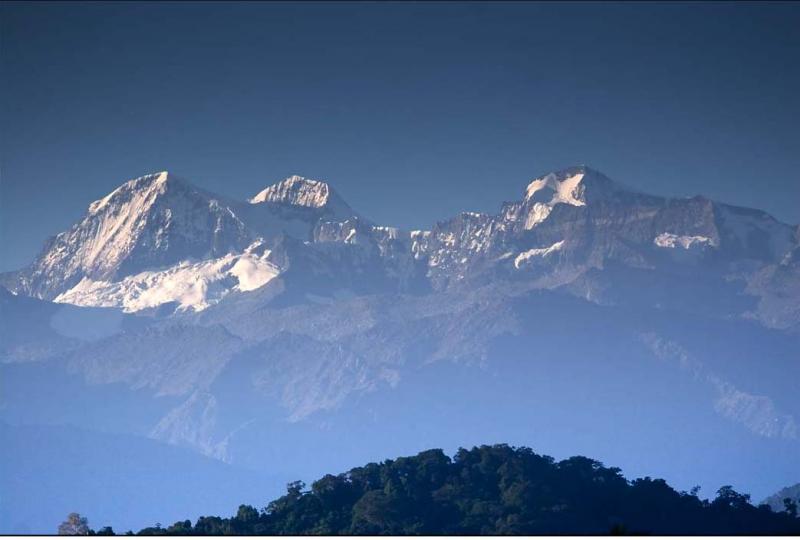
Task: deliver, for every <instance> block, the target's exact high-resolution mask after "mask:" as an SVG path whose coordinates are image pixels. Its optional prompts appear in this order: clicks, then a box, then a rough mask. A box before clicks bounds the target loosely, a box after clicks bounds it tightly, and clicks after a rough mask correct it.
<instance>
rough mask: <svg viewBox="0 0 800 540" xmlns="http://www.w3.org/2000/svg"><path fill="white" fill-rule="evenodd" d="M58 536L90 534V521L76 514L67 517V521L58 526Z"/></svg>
mask: <svg viewBox="0 0 800 540" xmlns="http://www.w3.org/2000/svg"><path fill="white" fill-rule="evenodd" d="M58 534H59V535H63V536H75V535H86V534H89V520H88V519H86V518H85V517H81V515H80V514H78V513H76V512H72V513H71V514H69V515H68V516H67V519H66V520H64V521H63V522H62V523H61V525H59V526H58Z"/></svg>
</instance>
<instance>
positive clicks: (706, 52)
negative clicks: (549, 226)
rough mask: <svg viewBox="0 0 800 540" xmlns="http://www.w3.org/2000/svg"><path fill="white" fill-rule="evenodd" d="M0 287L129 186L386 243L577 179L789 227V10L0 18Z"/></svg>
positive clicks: (452, 8) (151, 7)
mask: <svg viewBox="0 0 800 540" xmlns="http://www.w3.org/2000/svg"><path fill="white" fill-rule="evenodd" d="M0 10H1V12H0V15H1V16H0V32H1V35H0V39H1V40H2V43H1V45H2V59H1V60H0V61H1V62H2V74H1V78H2V83H1V84H2V104H1V105H0V106H1V107H2V148H0V159H1V163H0V270H9V269H14V268H18V267H20V266H23V265H24V264H27V263H28V262H29V261H30V260H31V259H32V258H33V257H34V256H35V254H36V253H37V251H38V250H39V249H40V247H41V245H42V242H43V241H44V240H45V239H46V237H47V236H50V235H52V234H55V233H57V232H59V231H61V230H63V229H65V228H66V227H68V226H69V224H70V223H72V222H73V221H74V220H76V219H77V218H78V217H79V216H80V215H81V214H82V213H83V212H84V211H85V209H86V207H87V205H88V204H89V203H90V202H91V201H92V200H94V199H97V198H99V197H101V196H103V195H104V194H106V193H107V192H109V191H111V190H112V189H113V188H115V187H116V186H117V185H118V184H120V183H122V182H123V181H125V180H126V179H129V178H133V177H136V176H139V175H141V174H145V173H148V172H152V171H156V170H163V169H168V170H170V171H173V172H175V173H176V174H178V175H180V176H183V177H185V178H187V179H189V180H191V181H193V182H194V183H195V184H197V185H199V186H203V187H205V188H207V189H210V190H212V191H217V192H219V193H222V194H226V195H229V196H232V197H237V198H244V197H248V196H251V195H252V194H254V193H256V192H257V191H259V190H260V189H261V188H262V187H263V186H264V185H266V184H269V183H272V182H274V181H277V180H279V179H281V178H282V177H284V176H287V175H288V174H292V173H297V174H302V175H305V176H310V177H316V178H322V179H325V180H328V181H329V182H330V183H331V184H332V185H333V186H334V187H335V188H336V189H338V191H339V192H340V193H341V194H342V196H343V197H344V198H345V199H346V200H348V201H349V202H350V203H351V205H352V206H354V207H355V208H356V209H358V210H359V211H361V212H362V213H364V214H366V215H368V216H369V217H371V218H373V219H375V220H377V221H379V222H382V223H386V224H391V225H399V226H406V227H426V226H429V225H430V224H431V223H433V222H434V221H436V220H437V219H442V218H445V217H447V216H450V215H453V214H455V213H457V212H459V211H461V210H482V211H496V210H497V209H498V207H499V205H500V203H501V201H503V200H509V199H515V198H518V197H519V196H520V194H521V193H522V191H523V188H524V186H525V184H526V183H527V181H528V180H529V179H530V178H532V177H534V176H537V175H539V174H542V173H545V172H548V171H550V170H553V169H558V168H562V167H565V166H569V165H573V164H579V163H585V164H588V165H591V166H593V167H595V168H598V169H600V170H602V171H603V172H605V173H606V174H608V175H609V176H611V177H612V178H615V179H617V180H619V181H621V182H624V183H627V184H629V185H633V186H636V187H638V188H640V189H642V190H645V191H649V192H652V193H657V194H664V195H678V196H689V195H695V194H698V193H702V194H705V195H707V196H710V197H712V198H715V199H719V200H722V201H725V202H730V203H734V204H740V205H745V206H754V207H759V208H763V209H765V210H767V211H769V212H771V213H773V214H774V215H775V216H776V217H778V218H779V219H782V220H784V221H787V222H790V223H798V222H800V173H798V171H800V130H799V129H798V121H799V120H800V97H798V96H800V67H799V66H800V61H799V58H800V32H798V28H800V4H797V3H794V4H792V3H783V4H766V3H758V4H748V3H743V2H737V3H729V4H720V3H715V4H713V5H712V4H702V3H681V4H676V3H672V4H659V3H652V2H651V3H640V4H633V3H625V4H602V5H601V4H596V3H587V4H582V3H563V4H560V3H542V4H525V3H506V4H501V3H492V4H484V3H455V2H451V3H438V4H431V3H426V4H421V3H417V4H399V3H396V4H383V3H355V4H330V3H325V4H290V3H255V2H250V3H240V4H234V3H224V4H223V3H210V2H206V3H188V2H187V3H175V4H165V3H154V2H144V3H138V4H136V3H125V4H103V3H90V4H68V3H59V4H44V3H30V4H13V3H3V4H2V6H1V7H0Z"/></svg>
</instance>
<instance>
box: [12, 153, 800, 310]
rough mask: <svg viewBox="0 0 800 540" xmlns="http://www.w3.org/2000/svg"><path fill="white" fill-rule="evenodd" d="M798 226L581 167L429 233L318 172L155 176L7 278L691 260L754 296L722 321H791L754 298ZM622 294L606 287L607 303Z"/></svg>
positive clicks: (486, 270) (189, 294) (386, 277)
mask: <svg viewBox="0 0 800 540" xmlns="http://www.w3.org/2000/svg"><path fill="white" fill-rule="evenodd" d="M797 236H798V233H797V229H796V228H793V227H790V226H788V225H785V224H782V223H780V222H778V221H777V220H775V219H774V218H772V217H771V216H769V215H768V214H766V213H764V212H761V211H758V210H750V209H744V208H738V207H732V206H728V205H724V204H720V203H716V202H713V201H710V200H708V199H705V198H703V197H694V198H687V199H668V198H663V197H656V196H651V195H646V194H642V193H639V192H636V191H634V190H631V189H629V188H627V187H625V186H622V185H620V184H617V183H616V182H614V181H612V180H611V179H609V178H608V177H606V176H605V175H603V174H601V173H599V172H597V171H595V170H593V169H590V168H588V167H583V166H581V167H572V168H569V169H565V170H563V171H559V172H555V173H550V174H547V175H545V176H542V177H539V178H536V179H534V180H532V181H531V182H530V183H529V184H528V186H527V187H526V188H525V190H524V192H523V196H522V198H521V199H520V200H519V201H515V202H509V203H505V204H504V205H503V206H502V208H501V209H500V212H499V213H498V214H496V215H489V214H478V213H473V212H464V213H462V214H460V215H458V216H456V217H454V218H452V219H449V220H446V221H443V222H440V223H437V224H436V225H435V226H434V227H433V228H432V229H431V230H427V231H403V230H399V229H397V228H393V227H385V226H378V225H374V224H373V223H371V222H370V221H368V220H366V219H365V218H363V217H362V216H360V215H359V214H357V213H356V212H355V211H353V209H352V208H351V207H350V206H349V205H348V204H347V203H346V202H345V201H344V200H343V199H342V198H341V197H340V196H339V195H338V194H337V193H336V191H335V190H334V189H333V188H331V187H330V186H329V185H328V184H327V183H325V182H322V181H319V180H310V179H306V178H303V177H300V176H296V175H295V176H290V177H288V178H287V179H285V180H283V181H281V182H278V183H276V184H273V185H270V186H268V187H266V188H265V189H263V190H262V191H260V192H259V193H257V194H256V195H255V196H253V197H252V198H251V199H250V200H249V201H248V202H238V201H232V200H229V199H226V198H224V197H221V196H218V195H214V194H212V193H208V192H206V191H203V190H200V189H198V188H195V187H193V186H191V185H190V184H188V183H186V182H185V181H182V180H179V179H177V178H175V177H174V176H173V175H171V174H169V173H167V172H162V173H158V174H154V175H148V176H144V177H141V178H137V179H135V180H131V181H129V182H127V183H125V184H123V185H122V186H121V187H119V188H118V189H116V190H115V191H113V192H112V193H110V194H109V195H107V196H106V197H104V198H102V199H100V200H98V201H95V202H93V203H92V204H91V205H90V206H89V209H88V211H87V214H86V215H85V216H84V218H83V219H81V220H80V221H79V222H78V223H76V224H75V225H74V226H73V227H72V228H71V229H70V230H69V231H66V232H63V233H61V234H59V235H58V236H56V237H55V238H54V239H53V240H51V241H50V242H49V243H48V245H47V246H45V249H44V251H43V252H42V254H41V255H40V256H39V258H38V259H37V260H36V261H35V262H34V263H33V264H32V265H31V266H30V267H29V268H27V269H24V270H22V271H20V272H19V273H17V274H16V275H14V276H10V277H9V276H6V279H5V282H6V284H7V285H8V286H9V288H10V289H11V290H12V291H14V292H17V293H21V294H28V295H32V296H35V297H38V298H43V299H54V300H56V301H57V302H66V303H74V304H78V305H85V306H115V307H123V308H124V309H125V310H126V311H137V310H141V309H150V308H155V307H158V306H159V305H161V304H172V303H175V305H176V306H177V307H178V308H179V309H181V310H185V309H191V310H200V309H204V308H206V307H208V306H209V305H212V304H214V303H216V302H218V301H219V300H221V299H222V298H223V297H225V296H226V295H227V294H228V293H229V292H231V291H248V290H252V289H254V288H257V287H260V286H262V285H264V284H266V283H267V282H268V281H269V280H271V279H273V278H274V277H276V276H278V275H280V274H281V272H284V271H287V270H288V269H289V268H290V267H291V266H292V264H293V262H294V263H296V264H297V265H298V268H297V269H295V272H294V274H295V275H297V274H303V273H304V272H305V274H308V272H306V270H308V271H310V272H312V273H316V274H319V275H326V276H328V279H327V280H326V286H327V287H328V288H330V289H331V291H333V290H335V289H336V288H339V289H344V290H347V289H348V288H351V287H352V285H353V283H352V282H353V281H354V278H355V281H358V282H359V283H360V284H361V285H365V284H367V283H371V282H374V285H375V286H374V287H373V289H371V290H373V292H374V291H377V290H380V288H381V287H383V288H384V290H400V291H403V290H405V291H409V290H420V291H422V290H429V289H436V290H443V289H447V288H451V287H464V286H467V287H469V286H471V285H470V284H479V283H487V282H490V281H492V280H496V279H509V280H516V281H520V280H521V281H526V282H532V283H537V284H538V286H539V287H543V288H553V287H561V286H567V285H569V284H571V285H572V286H573V289H574V290H575V291H580V290H581V289H585V288H586V287H590V288H591V287H593V286H594V287H595V288H598V287H599V288H603V287H602V286H601V285H599V284H597V283H596V278H595V277H592V272H595V271H602V270H603V269H605V268H607V267H608V266H609V265H612V266H613V265H622V266H624V267H628V268H631V269H638V270H652V271H656V272H660V273H668V274H669V273H673V274H674V273H675V272H678V273H680V272H681V271H682V270H680V269H681V268H684V269H689V268H690V269H691V271H692V272H694V273H698V272H699V273H700V274H702V275H706V276H708V277H710V278H713V280H715V282H716V283H724V282H731V281H734V282H738V283H740V284H741V286H740V287H739V289H740V291H739V292H740V293H743V294H748V295H752V296H754V297H755V298H756V299H758V298H760V299H761V301H759V302H754V303H755V304H756V305H754V306H751V308H750V309H745V310H741V311H740V312H738V313H730V312H726V313H720V315H721V316H726V317H728V316H748V317H756V318H759V319H761V320H763V321H764V322H767V323H768V324H773V325H779V326H781V325H782V326H793V325H796V324H797V323H798V322H800V313H798V311H800V308H796V309H792V308H791V307H790V306H782V307H781V311H780V313H777V314H776V313H775V310H771V309H770V301H768V300H765V299H766V298H772V299H774V298H776V297H779V296H780V293H779V291H775V290H774V289H775V287H776V286H777V283H776V281H775V278H774V275H775V274H776V273H780V274H786V276H783V278H782V279H783V281H787V280H788V281H789V282H792V283H794V282H796V280H797V275H798V270H797V261H796V257H794V256H793V254H796V253H797V252H798V237H797ZM283 238H290V239H294V240H296V241H295V242H285V241H283V240H282V239H283ZM258 250H260V252H259V253H258V254H256V251H258ZM304 261H305V262H304ZM311 261H313V262H311ZM309 264H310V265H311V267H313V268H310V267H307V266H304V265H309ZM595 273H596V272H595ZM332 276H338V277H337V278H336V279H332ZM356 276H357V277H356ZM579 277H580V279H579ZM343 280H344V281H343ZM587 280H589V281H590V282H594V285H592V284H591V283H587ZM300 281H302V282H304V283H306V284H308V281H309V280H308V279H305V278H302V279H300ZM581 283H582V284H581ZM577 294H581V295H582V296H585V297H588V296H591V294H592V293H589V292H586V291H585V290H584V292H577ZM587 295H588V296H587ZM619 300H620V299H619V298H614V297H609V296H608V295H607V294H606V298H605V301H610V302H616V301H619ZM667 300H668V299H667ZM773 303H774V302H773Z"/></svg>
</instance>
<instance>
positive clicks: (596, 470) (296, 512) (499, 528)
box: [90, 445, 800, 535]
mask: <svg viewBox="0 0 800 540" xmlns="http://www.w3.org/2000/svg"><path fill="white" fill-rule="evenodd" d="M112 533H113V531H112V530H111V529H110V528H108V527H106V528H105V529H103V530H101V531H98V532H95V531H91V533H90V534H112ZM647 533H649V534H702V535H709V534H711V535H715V534H729V535H735V534H800V518H798V516H797V507H796V506H795V505H790V504H787V506H786V509H785V511H782V512H773V511H772V510H771V509H770V507H769V506H767V505H761V506H758V507H755V506H753V505H751V504H750V497H749V496H748V495H743V494H740V493H737V492H736V491H734V490H733V489H732V488H731V487H730V486H724V487H722V488H720V490H719V491H718V492H717V497H716V498H715V499H714V500H713V501H708V500H700V499H699V498H698V497H697V496H696V490H693V491H692V493H686V492H678V491H675V490H674V489H672V488H671V487H670V486H669V485H667V483H666V482H665V481H663V480H653V479H651V478H649V477H648V478H642V479H638V480H634V481H628V480H626V479H625V478H624V477H623V476H622V475H621V474H620V470H619V469H616V468H609V467H604V466H603V465H602V464H601V463H599V462H597V461H594V460H591V459H588V458H585V457H572V458H569V459H566V460H564V461H560V462H556V461H554V460H553V458H551V457H548V456H542V455H538V454H535V453H534V452H532V451H531V450H530V449H529V448H524V447H523V448H514V447H510V446H507V445H495V446H481V447H480V448H473V449H472V450H464V449H461V450H459V451H458V452H457V453H456V455H455V456H454V458H452V459H451V458H449V457H448V456H446V455H445V454H444V453H443V452H442V451H441V450H427V451H425V452H422V453H420V454H418V455H416V456H414V457H404V458H399V459H396V460H388V461H385V462H383V463H381V464H376V463H370V464H368V465H366V466H364V467H359V468H355V469H352V470H350V471H349V472H347V473H345V474H340V475H338V476H333V475H327V476H325V477H324V478H322V479H320V480H317V481H316V482H314V483H313V484H312V486H311V489H310V490H306V489H305V485H304V484H303V483H302V482H294V483H291V484H289V485H288V488H287V493H286V495H284V496H282V497H280V498H279V499H277V500H275V501H272V502H271V503H269V505H267V507H266V508H264V509H263V510H261V511H258V510H256V509H255V508H253V507H252V506H244V505H243V506H240V507H239V511H238V512H237V514H236V516H234V517H231V518H219V517H200V518H199V519H198V520H197V521H196V522H195V524H194V525H192V523H191V522H190V521H189V520H186V521H182V522H180V521H179V522H177V523H175V524H174V525H172V526H170V527H166V528H163V527H162V526H160V525H157V526H155V527H149V528H146V529H142V530H141V531H139V533H138V534H140V535H181V534H196V535H219V534H242V535H252V534H255V535H298V534H320V535H323V534H394V535H402V534H647ZM129 534H131V533H129Z"/></svg>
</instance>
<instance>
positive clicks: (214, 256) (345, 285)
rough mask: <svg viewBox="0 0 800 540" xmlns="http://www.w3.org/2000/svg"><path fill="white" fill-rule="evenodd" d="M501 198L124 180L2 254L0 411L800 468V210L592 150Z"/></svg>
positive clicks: (757, 481) (30, 417) (186, 438)
mask: <svg viewBox="0 0 800 540" xmlns="http://www.w3.org/2000/svg"><path fill="white" fill-rule="evenodd" d="M498 206H499V209H498V212H497V213H495V214H490V213H475V212H463V213H461V214H459V215H456V216H454V217H452V218H450V219H445V220H442V221H440V222H438V223H436V224H434V225H433V226H432V227H430V228H429V229H426V230H414V231H406V230H402V229H398V228H395V227H391V226H385V225H379V224H376V223H374V222H372V221H370V220H368V219H366V218H365V217H364V216H362V215H361V214H359V213H357V212H355V211H354V210H353V209H352V208H351V207H350V206H349V205H348V204H347V203H346V202H344V200H343V199H342V198H341V196H339V195H338V194H337V193H336V192H335V191H334V190H333V188H331V187H330V186H329V185H328V184H326V183H325V182H322V181H319V180H308V179H305V178H302V177H298V176H292V177H289V178H287V179H285V180H283V181H281V182H278V183H277V184H274V185H270V186H268V187H266V188H265V189H263V190H261V191H260V192H259V193H258V194H256V195H254V196H253V197H252V198H250V199H249V200H248V201H234V200H231V199H229V198H225V197H222V196H219V195H214V194H212V193H208V192H207V191H204V190H201V189H199V188H195V187H193V186H192V185H191V184H189V183H187V182H186V181H183V180H180V179H177V178H174V177H173V175H171V174H169V173H159V174H156V175H149V176H145V177H141V178H138V179H135V180H131V181H129V182H127V183H125V184H123V185H122V186H120V187H119V188H118V189H116V190H115V191H113V192H112V193H110V194H109V195H107V196H106V197H104V198H102V199H100V200H98V201H96V202H94V203H92V204H91V205H90V206H89V208H88V210H87V213H86V215H85V216H84V217H83V218H81V219H80V220H79V221H78V222H77V223H76V224H75V225H74V226H73V227H72V228H70V229H69V230H68V231H66V232H63V233H61V234H59V235H58V236H56V237H55V238H54V239H52V240H51V241H50V242H49V243H48V244H47V245H46V246H45V249H44V250H43V252H42V254H41V255H40V256H39V257H38V258H37V259H36V261H34V262H33V263H32V264H31V265H30V266H29V267H28V268H26V269H23V270H21V271H19V272H15V273H12V274H6V275H5V276H3V284H4V285H5V286H6V287H7V288H8V289H9V290H10V291H6V290H4V289H0V323H2V324H0V339H2V347H0V386H1V387H2V388H0V421H6V422H9V423H12V424H24V423H48V424H51V423H52V424H71V425H76V426H81V427H85V428H90V429H96V430H98V431H102V432H109V433H115V432H119V431H122V432H126V433H131V434H135V435H139V436H146V437H150V438H153V439H157V440H159V441H162V442H165V443H168V444H172V445H178V446H183V447H186V448H190V449H192V450H194V451H196V452H198V453H201V454H204V455H206V456H209V457H213V458H215V459H221V460H224V461H227V462H230V463H233V464H237V465H241V466H245V467H248V468H251V469H254V470H258V471H262V472H272V473H274V472H277V470H278V469H280V470H281V471H283V472H286V471H299V474H297V476H296V477H298V478H302V477H314V476H315V475H317V474H318V473H324V472H329V471H330V470H345V469H347V468H348V466H350V465H352V464H355V463H359V462H363V461H367V460H372V459H375V458H376V457H382V456H385V455H393V454H398V453H402V452H403V451H404V450H403V448H406V447H407V448H408V450H409V451H411V450H413V449H415V448H417V447H418V446H420V445H422V446H426V447H442V448H449V447H452V448H456V447H458V446H459V445H469V444H473V443H474V442H476V441H478V439H476V437H479V439H480V441H479V442H485V441H486V440H487V439H493V440H498V441H508V442H511V443H518V444H526V445H534V446H540V445H541V450H543V451H548V452H553V453H555V454H558V453H559V452H562V451H563V452H576V451H577V452H585V453H586V454H589V455H594V456H598V457H601V458H603V459H608V460H609V461H613V462H615V463H620V464H623V465H624V466H626V467H628V468H630V469H631V470H632V471H634V474H635V471H637V470H642V469H643V470H646V471H647V472H648V473H651V472H652V471H653V470H654V469H653V463H657V464H661V466H662V467H663V469H662V472H661V473H660V474H663V475H664V476H665V477H666V478H667V479H668V480H674V483H675V484H676V485H679V486H683V487H685V488H686V489H688V488H690V487H691V486H692V485H694V483H697V482H701V483H703V484H704V485H709V486H719V485H722V484H721V482H725V483H729V482H732V481H733V482H737V483H743V484H744V486H745V489H749V490H752V491H754V492H760V493H761V494H762V495H766V494H767V493H771V492H774V491H775V490H776V489H777V488H778V487H779V486H781V485H786V484H787V483H791V482H790V481H787V475H788V476H789V480H791V481H794V480H793V479H794V478H797V477H800V469H798V468H797V467H798V466H799V465H800V464H798V462H797V455H798V452H799V451H800V446H799V445H800V401H799V400H798V396H799V395H800V392H799V391H798V386H797V381H798V380H800V363H798V361H797V360H798V357H797V351H798V350H800V255H798V254H800V227H797V226H795V227H792V226H789V225H786V224H783V223H780V222H779V221H777V220H775V219H774V218H772V217H771V216H769V215H768V214H766V213H764V212H761V211H759V210H752V209H745V208H738V207H733V206H729V205H725V204H721V203H718V202H715V201H711V200H709V199H706V198H704V197H692V198H677V199H674V198H673V199H670V198H664V197H657V196H652V195H647V194H644V193H640V192H637V191H635V190H633V189H630V188H628V187H626V186H624V185H621V184H618V183H617V182H615V181H613V180H611V179H609V178H608V177H606V176H605V175H603V174H601V173H599V172H597V171H595V170H592V169H590V168H587V167H572V168H569V169H565V170H563V171H558V172H554V173H550V174H547V175H544V176H541V177H538V178H536V179H533V180H532V181H530V182H529V183H528V184H527V186H524V185H523V186H521V189H520V198H519V200H517V201H511V202H506V203H504V204H502V205H498ZM32 297H35V298H32ZM53 300H55V301H56V302H53ZM145 314H146V315H148V316H143V315H145ZM498 418H500V419H502V421H501V422H498ZM620 426H625V427H626V432H620V429H619V427H620ZM620 441H623V442H620ZM404 445H406V446H404ZM319 449H324V451H320V450H319ZM642 456H646V457H647V459H649V458H652V459H653V461H652V462H651V463H647V464H646V466H641V465H642V464H643V463H644V460H645V459H646V458H643V457H642ZM309 463H313V464H314V466H315V467H318V469H315V470H309V469H308V468H307V467H308V464H309ZM764 463H766V464H769V466H766V467H765V466H764V465H763V464H764ZM640 466H641V467H640ZM304 467H306V468H304ZM687 471H688V472H687ZM656 472H658V470H657V469H656ZM688 482H691V484H689V483H688ZM749 486H752V487H749ZM0 487H3V486H2V479H0ZM89 510H91V508H89V509H87V511H89ZM32 511H35V509H33V510H32ZM198 512H202V509H198Z"/></svg>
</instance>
